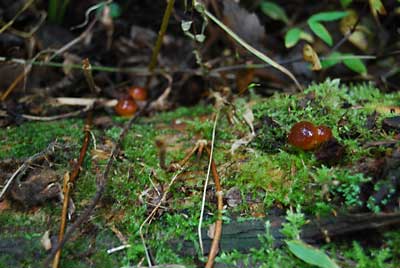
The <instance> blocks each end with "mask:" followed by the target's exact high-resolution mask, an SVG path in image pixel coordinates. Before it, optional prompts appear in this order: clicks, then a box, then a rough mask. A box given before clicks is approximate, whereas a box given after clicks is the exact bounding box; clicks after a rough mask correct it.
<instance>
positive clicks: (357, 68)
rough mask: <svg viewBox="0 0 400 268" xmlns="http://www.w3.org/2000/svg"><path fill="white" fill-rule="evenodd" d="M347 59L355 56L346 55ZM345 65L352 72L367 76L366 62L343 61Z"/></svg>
mask: <svg viewBox="0 0 400 268" xmlns="http://www.w3.org/2000/svg"><path fill="white" fill-rule="evenodd" d="M344 56H345V57H352V56H353V55H351V54H346V55H344ZM343 63H344V65H346V66H347V68H349V69H350V70H352V71H354V72H356V73H359V74H367V67H365V64H364V62H362V60H360V59H358V58H352V59H346V58H344V59H343Z"/></svg>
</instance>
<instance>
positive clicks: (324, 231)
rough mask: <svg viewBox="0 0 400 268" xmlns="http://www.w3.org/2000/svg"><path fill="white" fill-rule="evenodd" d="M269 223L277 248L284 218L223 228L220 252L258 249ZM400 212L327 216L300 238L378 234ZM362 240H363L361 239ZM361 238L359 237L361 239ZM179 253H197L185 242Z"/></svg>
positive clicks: (207, 243) (206, 241)
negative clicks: (266, 224)
mask: <svg viewBox="0 0 400 268" xmlns="http://www.w3.org/2000/svg"><path fill="white" fill-rule="evenodd" d="M266 221H270V223H271V229H270V233H271V235H272V236H273V237H274V241H275V243H274V246H275V247H280V246H282V245H283V244H284V239H285V237H284V235H283V234H282V233H281V232H280V230H281V226H282V223H283V222H284V221H285V217H284V216H271V217H267V218H264V219H260V220H250V221H244V222H235V221H233V222H231V223H229V224H224V225H223V231H222V236H221V241H220V251H224V252H230V251H232V250H237V251H239V252H243V253H248V252H249V251H250V249H251V248H260V247H261V246H262V245H261V242H260V240H259V238H258V237H259V236H260V235H264V234H265V233H266V232H265V222H266ZM399 224H400V213H399V212H397V213H380V214H374V213H360V214H343V215H339V216H337V217H334V216H332V217H327V218H323V219H320V220H318V219H313V220H310V222H309V223H308V224H306V225H305V226H304V227H303V228H302V232H301V239H302V240H304V241H305V242H306V243H309V244H319V243H323V242H324V241H325V240H326V239H327V238H329V239H339V238H343V237H345V236H348V235H355V236H356V235H357V234H358V235H360V234H362V233H363V232H367V233H368V236H370V235H371V233H373V232H380V231H382V230H383V229H384V228H388V227H393V226H399ZM202 232H203V243H204V253H205V254H208V253H209V252H210V246H211V243H212V239H211V238H209V237H208V236H207V228H203V230H202ZM362 237H365V235H364V236H362ZM362 237H361V238H362ZM178 244H181V240H176V241H171V245H172V246H173V247H174V248H177V247H176V245H178ZM180 248H181V249H182V250H181V251H179V252H178V253H179V254H181V255H184V256H191V255H193V254H197V250H196V247H195V245H194V243H193V242H192V241H184V242H183V243H182V244H181V247H180Z"/></svg>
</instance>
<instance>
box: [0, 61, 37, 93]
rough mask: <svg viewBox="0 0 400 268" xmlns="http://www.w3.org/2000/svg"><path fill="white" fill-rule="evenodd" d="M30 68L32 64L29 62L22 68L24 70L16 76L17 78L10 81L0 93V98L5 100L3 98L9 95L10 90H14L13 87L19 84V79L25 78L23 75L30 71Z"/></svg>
mask: <svg viewBox="0 0 400 268" xmlns="http://www.w3.org/2000/svg"><path fill="white" fill-rule="evenodd" d="M31 70H32V64H29V65H28V66H26V67H25V68H24V70H23V71H22V72H21V73H20V74H19V75H18V76H17V78H16V79H15V80H14V81H13V82H12V83H11V85H10V86H9V87H8V88H7V89H6V91H4V93H3V94H2V95H1V98H0V100H1V101H5V99H6V98H7V97H8V95H10V93H11V92H13V91H14V89H15V88H16V87H17V86H18V85H19V83H20V82H21V81H23V80H24V79H25V77H26V76H27V75H28V74H29V73H30V71H31Z"/></svg>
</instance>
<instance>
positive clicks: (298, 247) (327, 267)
mask: <svg viewBox="0 0 400 268" xmlns="http://www.w3.org/2000/svg"><path fill="white" fill-rule="evenodd" d="M286 244H287V245H288V247H289V250H290V251H291V252H292V253H293V254H294V255H295V256H296V257H297V258H299V259H301V260H302V261H304V262H306V263H308V264H311V265H315V266H317V267H321V268H339V266H338V265H337V264H336V263H335V262H334V261H333V260H332V259H331V258H329V257H328V255H326V254H325V253H324V252H323V251H322V250H320V249H317V248H314V247H312V246H310V245H308V244H306V243H304V242H303V241H301V240H291V241H286Z"/></svg>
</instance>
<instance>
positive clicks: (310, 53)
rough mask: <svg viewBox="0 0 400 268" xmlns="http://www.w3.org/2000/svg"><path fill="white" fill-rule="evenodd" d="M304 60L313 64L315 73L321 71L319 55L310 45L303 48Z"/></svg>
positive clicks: (312, 67)
mask: <svg viewBox="0 0 400 268" xmlns="http://www.w3.org/2000/svg"><path fill="white" fill-rule="evenodd" d="M303 58H304V60H305V61H307V62H309V63H311V69H312V70H313V71H319V70H321V68H322V67H321V62H320V61H319V58H318V55H317V53H316V52H315V51H314V49H313V48H312V46H310V45H309V44H305V45H304V47H303Z"/></svg>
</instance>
